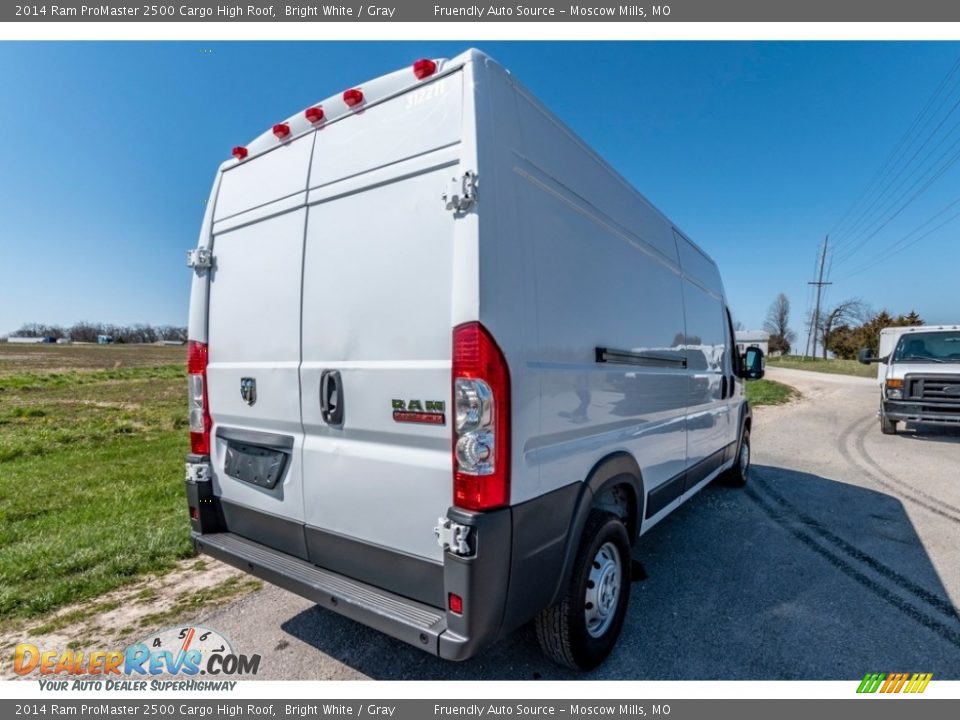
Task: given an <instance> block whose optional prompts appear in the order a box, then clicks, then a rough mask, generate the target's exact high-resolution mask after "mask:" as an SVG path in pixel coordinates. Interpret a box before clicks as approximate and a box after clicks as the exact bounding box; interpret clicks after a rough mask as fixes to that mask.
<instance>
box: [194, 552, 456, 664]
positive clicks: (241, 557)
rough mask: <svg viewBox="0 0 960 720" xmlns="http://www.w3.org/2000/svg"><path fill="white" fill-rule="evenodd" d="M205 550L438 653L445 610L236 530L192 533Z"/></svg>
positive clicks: (338, 611) (372, 625)
mask: <svg viewBox="0 0 960 720" xmlns="http://www.w3.org/2000/svg"><path fill="white" fill-rule="evenodd" d="M193 541H194V544H195V545H196V547H197V550H199V551H200V552H203V553H206V554H207V555H210V556H212V557H215V558H217V559H218V560H222V561H223V562H225V563H228V564H230V565H233V566H234V567H237V568H240V569H241V570H245V571H246V572H249V573H250V574H252V575H256V576H257V577H259V578H263V579H264V580H266V581H267V582H269V583H272V584H274V585H278V586H279V587H282V588H284V589H285V590H289V591H291V592H294V593H297V594H298V595H302V596H303V597H306V598H309V599H310V600H313V601H314V602H315V603H317V604H318V605H320V606H321V607H324V608H327V609H328V610H333V611H334V612H335V613H339V614H340V615H343V616H345V617H348V618H350V619H352V620H356V621H357V622H361V623H363V624H365V625H369V626H370V627H373V628H375V629H377V630H380V631H381V632H383V633H386V634H387V635H390V636H391V637H395V638H397V639H398V640H403V641H404V642H407V643H410V644H411V645H415V646H417V647H419V648H421V649H424V650H427V651H429V652H432V653H434V654H437V652H438V641H439V640H438V639H439V637H440V634H441V633H443V632H444V631H445V630H446V629H447V619H446V615H445V613H444V611H442V610H440V609H439V608H435V607H431V606H429V605H424V604H423V603H419V602H416V601H414V600H409V599H407V598H404V597H401V596H399V595H394V594H393V593H389V592H386V591H384V590H380V589H379V588H375V587H373V586H371V585H367V584H365V583H362V582H358V581H356V580H351V579H350V578H346V577H344V576H343V575H337V574H336V573H332V572H330V571H328V570H324V569H322V568H319V567H317V566H316V565H313V564H311V563H309V562H307V561H306V560H301V559H299V558H295V557H292V556H290V555H287V554H286V553H282V552H278V551H276V550H272V549H271V548H268V547H266V546H264V545H260V544H259V543H255V542H253V541H251V540H247V539H246V538H242V537H240V536H239V535H234V534H233V533H212V534H203V535H201V534H198V533H193Z"/></svg>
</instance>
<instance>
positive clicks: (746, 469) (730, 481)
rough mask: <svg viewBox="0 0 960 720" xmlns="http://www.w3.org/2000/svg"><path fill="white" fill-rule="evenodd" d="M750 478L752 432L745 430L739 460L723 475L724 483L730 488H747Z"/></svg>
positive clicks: (738, 450) (738, 452) (741, 440)
mask: <svg viewBox="0 0 960 720" xmlns="http://www.w3.org/2000/svg"><path fill="white" fill-rule="evenodd" d="M749 477H750V431H749V430H747V429H746V428H744V430H743V437H742V438H740V446H739V447H738V448H737V460H736V462H734V463H733V467H731V468H730V469H729V470H727V471H726V472H725V473H724V474H723V483H724V484H725V485H729V486H730V487H745V486H746V484H747V480H748V479H749Z"/></svg>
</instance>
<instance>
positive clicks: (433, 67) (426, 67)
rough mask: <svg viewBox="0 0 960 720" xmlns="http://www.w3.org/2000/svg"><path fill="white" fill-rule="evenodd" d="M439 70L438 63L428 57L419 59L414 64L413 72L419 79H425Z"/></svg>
mask: <svg viewBox="0 0 960 720" xmlns="http://www.w3.org/2000/svg"><path fill="white" fill-rule="evenodd" d="M436 71H437V64H436V63H435V62H434V61H433V60H427V59H426V58H424V59H422V60H417V61H416V62H415V63H414V64H413V74H414V75H416V76H417V80H423V79H424V78H428V77H430V76H431V75H433V74H434V73H435V72H436Z"/></svg>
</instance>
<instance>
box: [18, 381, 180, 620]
mask: <svg viewBox="0 0 960 720" xmlns="http://www.w3.org/2000/svg"><path fill="white" fill-rule="evenodd" d="M44 370H46V368H44V369H41V370H40V371H39V372H37V371H36V368H34V367H30V366H29V365H27V366H23V364H21V365H20V366H19V367H17V368H14V369H12V372H8V374H6V375H4V376H2V377H0V548H2V549H3V550H2V552H0V622H2V621H4V620H11V619H16V618H31V617H37V616H41V615H44V614H46V613H49V612H51V611H54V610H57V609H59V608H62V607H64V606H66V605H73V604H87V605H92V604H94V603H95V601H96V599H97V598H98V597H99V596H101V595H102V594H103V593H106V592H108V591H110V590H113V589H115V588H117V587H120V586H122V585H124V584H126V583H128V582H130V581H132V580H133V579H135V578H137V577H139V576H142V575H144V574H146V573H153V572H162V571H165V570H169V569H172V568H173V567H174V565H175V563H176V561H177V560H179V559H181V558H185V557H189V556H191V555H192V554H193V551H192V548H191V546H190V542H189V522H188V518H187V512H186V504H185V502H184V497H183V479H182V478H183V457H184V454H185V453H186V451H187V449H188V448H187V442H186V431H185V430H186V428H185V425H186V420H185V418H184V415H185V382H184V379H185V376H184V372H185V371H184V369H183V366H182V365H176V366H159V367H149V366H147V367H120V368H115V369H107V370H91V369H79V370H70V371H62V370H61V371H54V370H51V371H46V372H45V371H44Z"/></svg>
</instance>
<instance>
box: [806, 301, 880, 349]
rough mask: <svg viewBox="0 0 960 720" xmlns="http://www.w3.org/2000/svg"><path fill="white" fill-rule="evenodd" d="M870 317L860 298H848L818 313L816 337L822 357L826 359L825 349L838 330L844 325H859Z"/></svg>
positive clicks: (868, 310)
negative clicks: (818, 320) (821, 350)
mask: <svg viewBox="0 0 960 720" xmlns="http://www.w3.org/2000/svg"><path fill="white" fill-rule="evenodd" d="M869 316H870V308H869V307H868V306H867V304H866V303H864V302H863V300H861V299H860V298H848V299H846V300H842V301H841V302H838V303H837V304H836V305H834V306H833V307H831V308H827V309H826V310H822V311H821V313H820V322H819V323H818V325H819V327H818V328H817V337H818V338H819V340H820V347H821V348H822V349H823V357H824V358H826V357H827V349H828V346H829V345H830V344H831V341H832V340H833V335H834V333H835V332H836V331H837V329H838V328H840V327H841V326H844V325H859V324H861V323H863V322H865V321H866V319H867V318H868V317H869Z"/></svg>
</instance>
